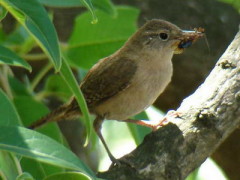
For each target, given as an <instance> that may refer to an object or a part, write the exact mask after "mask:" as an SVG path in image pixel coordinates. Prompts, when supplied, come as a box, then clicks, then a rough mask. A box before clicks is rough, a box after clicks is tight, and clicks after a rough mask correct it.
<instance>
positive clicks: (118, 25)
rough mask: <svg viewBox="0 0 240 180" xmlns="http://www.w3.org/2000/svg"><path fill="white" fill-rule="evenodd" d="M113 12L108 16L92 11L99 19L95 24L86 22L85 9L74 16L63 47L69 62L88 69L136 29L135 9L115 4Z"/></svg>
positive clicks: (115, 48)
mask: <svg viewBox="0 0 240 180" xmlns="http://www.w3.org/2000/svg"><path fill="white" fill-rule="evenodd" d="M117 12H118V15H117V16H116V17H112V16H109V15H107V14H105V13H103V12H101V11H96V15H97V17H98V19H99V22H98V23H97V24H91V23H90V20H91V14H90V13H89V12H86V13H83V14H81V15H80V16H79V17H77V19H76V23H75V26H74V30H73V33H72V35H71V37H70V40H69V48H68V51H67V55H68V57H69V59H70V61H71V62H72V63H73V64H75V65H77V66H79V67H83V68H86V69H89V68H90V67H92V66H93V65H94V64H95V63H96V62H97V61H98V60H99V59H100V58H103V57H106V56H108V55H110V54H112V53H113V52H115V51H116V50H118V49H119V48H120V47H121V46H122V45H123V44H124V42H125V41H126V40H127V39H128V38H129V37H130V36H131V35H132V34H133V33H134V32H135V31H136V28H137V26H136V19H137V17H138V14H139V11H138V10H137V9H135V8H130V7H119V8H117Z"/></svg>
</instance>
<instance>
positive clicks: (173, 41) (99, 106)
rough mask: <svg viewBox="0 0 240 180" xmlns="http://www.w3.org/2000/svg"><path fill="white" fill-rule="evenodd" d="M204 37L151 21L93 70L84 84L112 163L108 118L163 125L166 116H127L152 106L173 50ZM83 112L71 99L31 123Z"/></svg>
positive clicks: (166, 78) (198, 32)
mask: <svg viewBox="0 0 240 180" xmlns="http://www.w3.org/2000/svg"><path fill="white" fill-rule="evenodd" d="M202 36H203V30H202V29H201V30H195V31H182V30H181V29H180V28H178V27H177V26H176V25H174V24H171V23H169V22H167V21H163V20H158V19H154V20H150V21H148V22H146V24H145V25H143V26H142V27H141V28H140V29H139V30H138V31H137V32H136V33H135V34H133V35H132V37H130V38H129V39H128V41H127V42H126V43H125V44H124V45H123V47H122V48H120V49H119V50H118V51H116V52H115V53H114V54H112V55H110V56H108V57H106V58H103V59H101V60H100V61H99V62H98V63H97V64H95V65H94V66H93V67H92V68H91V69H90V70H89V72H88V74H87V75H86V77H85V78H84V80H83V81H82V83H81V84H80V88H81V91H82V92H83V94H84V97H85V99H86V102H87V105H88V108H89V111H90V113H92V114H94V115H95V116H96V119H95V120H94V124H93V126H94V129H95V131H96V133H97V135H98V136H99V138H100V140H101V141H102V143H103V145H104V147H105V149H106V151H107V153H108V155H109V157H110V159H111V160H112V161H113V162H117V160H116V159H115V158H114V156H113V155H112V154H111V152H110V150H109V149H108V146H107V144H106V142H105V140H104V138H103V136H102V134H101V126H102V122H103V120H105V119H106V120H118V121H125V122H133V123H137V124H140V125H144V126H148V127H151V128H153V129H155V128H156V127H158V126H161V124H162V121H159V124H151V123H150V122H149V121H141V120H131V119H128V118H129V117H131V116H134V115H135V114H137V113H139V112H141V111H143V110H144V109H146V108H147V107H149V106H150V105H152V104H153V102H154V101H155V100H156V99H157V97H158V96H159V95H160V94H161V93H162V92H163V90H164V89H165V88H166V86H167V85H168V83H169V82H170V81H171V77H172V73H173V67H172V62H171V59H172V56H173V54H175V53H181V52H182V51H183V49H184V48H187V47H189V46H190V45H191V44H192V42H194V41H195V40H197V39H198V38H200V37H202ZM80 115H81V111H80V109H79V106H78V104H77V101H76V99H75V98H72V100H71V101H70V102H69V103H68V104H65V105H62V106H61V107H59V108H58V109H56V110H54V111H52V112H51V113H50V114H48V115H47V116H46V117H44V118H42V119H40V120H38V121H36V122H35V123H33V124H32V125H31V126H30V127H29V128H31V129H34V128H36V127H38V126H40V125H42V124H45V123H47V122H50V121H59V120H61V119H74V118H76V117H78V116H80Z"/></svg>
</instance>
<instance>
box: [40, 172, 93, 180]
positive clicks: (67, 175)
mask: <svg viewBox="0 0 240 180" xmlns="http://www.w3.org/2000/svg"><path fill="white" fill-rule="evenodd" d="M56 179H57V180H66V179H73V180H91V178H90V177H88V176H86V175H85V174H83V173H80V172H64V173H58V174H53V175H51V176H48V177H46V178H45V179H44V180H56Z"/></svg>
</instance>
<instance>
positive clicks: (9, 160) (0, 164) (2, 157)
mask: <svg viewBox="0 0 240 180" xmlns="http://www.w3.org/2000/svg"><path fill="white" fill-rule="evenodd" d="M20 172H21V171H20V169H19V164H18V161H17V159H16V157H15V156H14V155H12V154H11V153H8V152H6V151H0V179H1V175H3V176H4V177H5V178H6V179H7V180H15V179H16V177H17V176H18V175H19V173H20Z"/></svg>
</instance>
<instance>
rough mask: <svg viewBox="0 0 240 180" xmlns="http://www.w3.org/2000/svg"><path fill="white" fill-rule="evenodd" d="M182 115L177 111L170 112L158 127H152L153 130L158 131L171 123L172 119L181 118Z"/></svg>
mask: <svg viewBox="0 0 240 180" xmlns="http://www.w3.org/2000/svg"><path fill="white" fill-rule="evenodd" d="M181 115H182V113H181V112H177V111H175V110H170V111H168V112H167V114H166V115H165V116H164V117H163V118H162V119H160V120H159V122H158V123H157V124H156V125H154V126H152V130H153V131H156V130H157V129H158V128H160V127H162V126H165V125H167V124H168V123H169V122H170V120H171V118H178V117H181Z"/></svg>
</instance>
